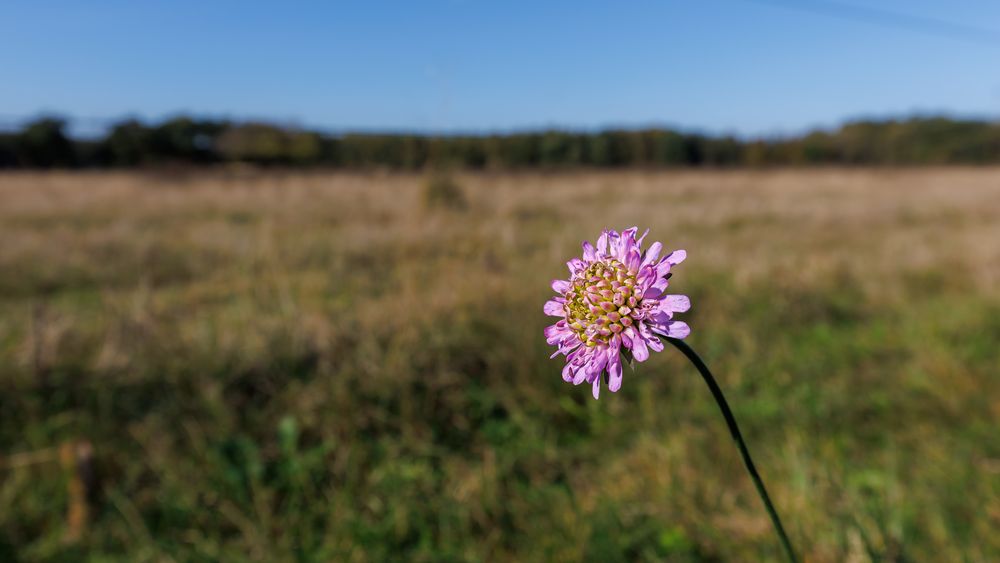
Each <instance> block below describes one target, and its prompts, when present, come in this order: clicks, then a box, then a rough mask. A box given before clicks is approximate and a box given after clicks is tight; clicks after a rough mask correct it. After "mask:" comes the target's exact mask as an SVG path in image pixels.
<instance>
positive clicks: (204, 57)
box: [0, 0, 1000, 135]
mask: <svg viewBox="0 0 1000 563" xmlns="http://www.w3.org/2000/svg"><path fill="white" fill-rule="evenodd" d="M844 1H845V2H847V1H855V0H844ZM795 2H799V3H802V4H805V3H812V4H814V7H818V8H819V9H817V10H814V11H806V10H797V9H794V8H791V7H789V6H790V5H791V4H794V3H795ZM819 2H820V3H819V4H817V2H816V1H814V0H693V1H692V0H687V1H682V0H648V1H647V0H637V1H631V2H612V1H610V0H607V1H603V2H591V1H585V0H575V1H565V2H564V1H540V0H536V1H501V0H494V1H481V0H465V1H460V0H409V1H398V2H386V1H376V0H368V1H362V0H357V1H350V2H347V1H345V2H335V1H328V2H292V1H288V2H253V1H248V0H244V1H242V2H236V1H223V0H215V1H212V0H201V1H186V0H174V1H171V2H154V1H137V0H130V1H122V2H100V1H96V0H95V1H93V2H79V1H69V0H62V1H44V0H32V1H22V0H6V1H5V2H3V3H2V4H0V120H4V119H6V120H8V121H10V120H14V119H17V118H19V117H23V116H31V115H35V114H38V113H39V112H58V113H61V114H64V115H67V116H73V117H82V118H114V117H119V116H122V115H126V114H129V115H135V116H138V117H141V118H146V119H159V118H162V117H164V116H169V115H173V114H176V113H182V112H183V113H193V114H196V115H209V116H219V117H230V118H238V119H244V118H257V119H262V118H263V119H269V120H276V121H280V122H291V123H298V124H301V125H306V126H311V127H317V128H323V129H329V130H345V129H365V130H421V131H469V132H477V131H505V130H511V129H525V128H540V127H552V126H554V127H569V128H581V129H589V128H599V127H607V126H643V125H672V126H679V127H683V128H687V129H699V130H707V131H712V132H723V131H728V132H737V133H741V134H751V135H752V134H772V133H794V132H798V131H801V130H803V129H805V128H809V127H813V126H832V125H836V124H838V123H840V122H841V121H843V120H844V119H845V118H854V117H859V116H899V115H907V114H910V113H913V112H922V113H937V112H946V113H951V114H957V115H965V116H987V117H996V116H998V115H1000V32H997V33H996V34H993V32H990V31H988V29H995V30H1000V2H996V1H993V0H980V1H970V0H950V1H948V2H941V1H931V0H865V1H864V2H861V1H855V3H854V5H855V6H869V7H875V8H877V9H883V10H891V11H894V12H900V13H905V14H909V15H911V16H913V17H915V18H930V19H934V20H937V21H941V22H954V23H955V24H958V25H959V26H962V25H964V26H975V27H977V28H979V29H980V31H981V32H980V31H976V30H970V29H967V28H961V27H959V28H951V27H948V26H947V25H945V24H942V25H936V24H928V23H926V22H925V21H924V20H918V21H914V20H907V19H899V18H892V17H888V16H887V17H882V16H880V15H879V14H871V13H867V12H866V13H861V14H858V13H855V12H851V11H849V10H848V13H845V12H844V10H841V9H840V8H838V7H837V6H839V5H831V4H826V3H823V1H822V0H819ZM838 12H840V15H841V16H845V15H846V17H837V15H836V14H837V13H838ZM850 18H854V19H850ZM963 36H968V37H966V38H963Z"/></svg>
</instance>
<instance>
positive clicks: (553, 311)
mask: <svg viewBox="0 0 1000 563" xmlns="http://www.w3.org/2000/svg"><path fill="white" fill-rule="evenodd" d="M543 311H544V312H545V314H546V315H549V316H552V317H565V316H566V309H565V308H564V307H563V304H562V303H560V302H558V301H555V300H553V299H550V300H549V301H546V302H545V308H544V309H543Z"/></svg>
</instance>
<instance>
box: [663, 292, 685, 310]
mask: <svg viewBox="0 0 1000 563" xmlns="http://www.w3.org/2000/svg"><path fill="white" fill-rule="evenodd" d="M690 308H691V300H690V299H688V297H687V295H665V296H663V299H662V300H660V309H661V310H663V311H669V312H671V313H683V312H684V311H687V310H688V309H690Z"/></svg>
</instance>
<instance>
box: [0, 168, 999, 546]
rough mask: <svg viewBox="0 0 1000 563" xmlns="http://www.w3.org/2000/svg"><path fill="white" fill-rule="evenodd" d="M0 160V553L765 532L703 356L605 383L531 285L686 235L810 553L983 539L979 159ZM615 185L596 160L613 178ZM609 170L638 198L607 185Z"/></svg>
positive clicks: (747, 427)
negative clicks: (81, 509)
mask: <svg viewBox="0 0 1000 563" xmlns="http://www.w3.org/2000/svg"><path fill="white" fill-rule="evenodd" d="M421 181H422V177H420V176H417V175H413V176H409V175H405V176H404V175H378V174H372V175H325V174H295V175H285V174H281V173H273V172H272V173H262V174H260V175H259V176H247V175H246V174H245V173H241V174H239V175H227V174H225V173H223V172H215V173H205V174H204V175H202V176H193V177H180V178H174V179H171V178H154V177H148V176H140V175H129V174H79V175H71V174H53V175H31V174H16V175H3V176H0V240H2V241H3V243H2V244H0V416H2V420H3V423H2V424H0V455H9V454H13V453H16V452H26V451H35V450H42V449H44V448H50V447H52V446H58V445H59V444H60V443H63V442H64V441H67V440H77V439H87V440H89V441H91V442H92V443H93V445H94V448H95V452H96V459H97V462H98V464H99V468H100V474H101V480H102V483H103V489H102V490H101V492H100V494H99V496H98V498H97V499H96V502H95V504H94V510H95V514H94V517H93V519H92V521H91V522H90V525H89V527H88V529H87V532H86V534H85V535H84V537H83V539H82V540H81V541H80V542H78V543H75V544H74V543H66V542H64V541H63V535H64V533H65V527H66V522H65V511H66V503H67V493H66V486H65V481H66V480H65V475H64V472H63V470H62V469H61V468H60V467H59V464H58V463H41V464H37V465H31V466H28V467H21V468H13V469H10V468H3V467H2V466H0V506H2V507H4V509H3V510H0V559H4V560H6V559H8V558H9V557H6V556H5V554H10V553H14V552H17V553H18V554H19V555H20V556H21V557H22V558H24V559H27V560H51V559H56V558H59V557H62V558H63V559H65V560H74V559H76V558H78V557H79V556H80V555H81V554H84V553H86V554H90V555H92V557H93V558H94V559H98V560H99V559H108V558H122V557H124V558H127V559H130V560H141V559H143V558H149V559H157V558H165V557H172V558H173V559H175V560H178V561H181V560H199V559H202V560H218V559H257V560H268V561H270V560H285V559H295V558H296V556H297V555H301V556H302V557H303V558H304V559H306V560H308V559H315V560H348V561H351V560H357V561H366V560H368V561H384V560H398V559H401V558H407V559H414V560H424V561H446V560H472V561H478V560H484V559H485V560H496V559H499V560H518V561H523V560H577V559H589V560H593V561H615V560H622V561H635V560H674V561H699V560H712V559H720V560H758V559H773V560H778V559H779V558H780V556H781V553H780V551H779V546H778V545H777V544H776V542H775V540H774V537H773V535H772V533H771V530H770V529H769V524H768V520H767V515H766V513H765V512H764V511H763V509H762V508H761V506H760V503H759V500H758V499H757V498H756V496H755V493H754V491H753V488H752V485H751V483H750V482H749V480H748V479H747V478H746V476H745V474H744V473H743V468H742V465H741V463H740V460H739V457H738V456H737V454H736V452H735V450H734V448H733V447H732V444H731V442H730V440H729V436H728V434H727V430H726V428H725V426H724V425H723V423H722V421H721V420H720V419H719V417H718V414H717V412H716V407H715V405H714V403H713V402H712V400H711V398H710V397H709V396H708V394H707V392H706V391H705V389H704V388H703V383H702V382H701V381H700V379H699V377H698V375H697V374H696V373H695V372H694V371H693V369H692V368H691V367H690V365H688V364H687V363H685V361H684V360H683V358H681V357H680V355H679V354H676V353H673V352H669V351H668V353H663V354H657V355H654V356H653V357H652V358H651V359H650V360H649V362H647V363H646V364H644V365H643V369H642V370H641V372H640V373H638V374H633V373H630V372H628V371H626V375H625V377H626V379H628V381H627V382H626V384H625V385H624V386H623V388H622V391H621V392H619V393H618V394H617V395H612V394H610V393H608V394H607V396H606V397H602V400H601V401H600V402H595V401H593V400H592V399H591V398H590V393H589V389H585V388H574V387H573V386H571V385H567V384H566V383H564V382H563V381H562V379H561V377H560V367H561V366H560V364H559V362H556V361H554V360H551V361H550V360H549V359H548V355H549V353H550V352H551V350H550V349H549V348H548V347H547V346H546V345H545V343H544V341H543V339H542V337H541V330H542V328H543V327H544V326H545V324H546V322H547V319H546V318H544V317H543V315H542V313H541V306H542V303H543V302H544V300H545V299H546V298H547V297H548V295H549V293H550V289H549V287H548V283H549V281H550V279H552V278H555V277H560V276H562V275H563V274H564V269H563V268H562V266H561V263H562V262H561V260H564V259H565V257H566V256H570V255H574V254H575V253H576V252H577V247H576V245H577V244H578V241H579V240H581V239H584V238H587V237H588V236H591V235H592V233H593V232H596V231H598V230H599V229H600V228H602V227H605V226H608V227H617V228H622V227H627V226H631V225H633V224H639V225H649V226H651V227H652V229H653V233H652V234H654V235H655V239H656V240H662V241H663V242H664V243H665V244H666V245H667V246H668V247H670V248H686V249H687V250H688V252H689V258H688V261H687V262H685V264H684V275H683V276H679V277H677V278H676V279H675V283H674V284H672V286H671V288H672V289H675V290H676V291H678V292H681V293H686V294H688V295H690V296H691V297H692V302H693V303H694V308H693V309H692V310H691V312H690V313H688V314H686V315H685V320H686V321H688V322H689V323H690V324H691V325H692V327H694V329H695V331H694V333H693V334H692V336H691V340H690V343H691V344H692V346H695V347H696V348H697V349H698V351H699V353H701V354H702V355H703V356H705V358H706V361H708V362H709V363H710V365H711V366H712V368H713V370H714V371H715V372H716V375H717V376H718V377H719V378H720V379H721V380H722V384H723V387H724V388H725V389H726V392H727V395H728V396H729V397H730V399H731V401H732V403H733V408H734V410H735V411H736V414H737V417H738V418H739V419H740V422H741V425H742V426H743V429H744V432H745V434H746V436H747V439H748V440H749V441H750V442H751V445H752V448H753V452H754V456H755V459H756V461H757V464H758V468H759V469H760V470H761V472H762V473H763V474H764V477H765V480H766V481H767V483H768V488H769V490H770V492H771V494H772V496H773V497H774V501H775V503H776V504H777V505H778V508H779V510H780V512H781V514H782V517H783V519H784V520H785V523H786V526H787V527H788V529H789V530H788V531H789V534H790V535H791V537H792V540H793V542H795V544H796V546H797V548H798V549H799V550H801V551H802V555H803V556H804V557H805V558H806V559H807V560H810V561H845V560H867V559H869V558H872V559H884V560H903V559H906V560H963V558H964V559H966V560H970V561H990V560H994V559H996V558H997V556H998V554H1000V541H998V539H997V534H995V533H994V532H995V530H996V529H997V528H998V527H1000V440H998V439H997V428H998V427H1000V400H998V398H997V397H1000V244H997V242H998V241H1000V172H998V171H997V170H994V169H970V170H961V169H953V170H932V169H926V170H910V171H892V172H889V171H854V172H848V171H838V170H829V171H775V172H754V173H744V172H729V173H722V172H699V173H694V172H683V173H661V174H654V173H648V174H647V173H615V174H611V173H591V174H583V173H580V174H571V173H565V174H554V175H542V174H522V175H470V176H462V175H459V176H457V177H456V181H457V182H458V184H459V185H460V186H461V187H462V189H463V193H464V194H465V197H466V198H467V200H468V201H467V205H466V206H465V208H464V209H460V208H456V209H435V208H427V207H426V206H424V205H422V203H421V201H422V200H421V198H422V196H421ZM612 192H614V193H612ZM630 196H631V197H630Z"/></svg>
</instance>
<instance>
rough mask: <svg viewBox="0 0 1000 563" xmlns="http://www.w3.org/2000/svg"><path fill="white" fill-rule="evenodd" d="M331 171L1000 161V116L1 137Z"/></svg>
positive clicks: (167, 125) (43, 122)
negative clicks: (681, 126)
mask: <svg viewBox="0 0 1000 563" xmlns="http://www.w3.org/2000/svg"><path fill="white" fill-rule="evenodd" d="M227 162H245V163H252V164H258V165H281V166H303V167H306V166H325V167H337V168H350V169H364V168H389V169H398V170H419V169H423V168H425V167H428V166H440V165H448V166H457V167H463V168H472V169H518V168H535V167H542V168H547V167H630V166H632V167H698V166H703V167H737V166H785V165H908V164H997V163H1000V122H993V121H978V120H959V119H950V118H944V117H922V118H909V119H902V120H883V121H855V122H850V123H847V124H845V125H843V126H841V127H840V128H838V129H836V130H832V131H814V132H811V133H808V134H804V135H800V136H796V137H786V138H771V139H766V138H765V139H740V138H737V137H733V136H725V135H707V134H700V133H690V132H682V131H675V130H670V129H641V130H626V129H622V130H607V131H601V132H593V133H587V132H572V131H559V130H549V131H539V132H531V133H511V134H503V135H499V134H494V135H415V134H361V133H354V134H342V135H334V134H328V133H321V132H317V131H309V130H304V129H295V128H287V127H280V126H276V125H272V124H267V123H237V122H229V121H213V120H201V119H192V118H188V117H178V118H173V119H169V120H166V121H163V122H160V123H155V124H147V123H142V122H140V121H136V120H127V121H123V122H120V123H118V124H116V125H114V126H113V127H111V128H110V129H109V130H108V132H107V133H106V134H105V135H104V136H103V137H101V138H97V139H74V138H71V137H70V136H69V135H68V134H67V131H66V122H65V121H64V120H62V119H59V118H51V117H49V118H41V119H38V120H35V121H33V122H31V123H28V124H27V125H25V126H24V127H22V128H21V129H20V130H19V131H15V132H13V133H7V134H0V168H130V167H150V166H162V165H177V164H181V165H211V164H219V163H227Z"/></svg>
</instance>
